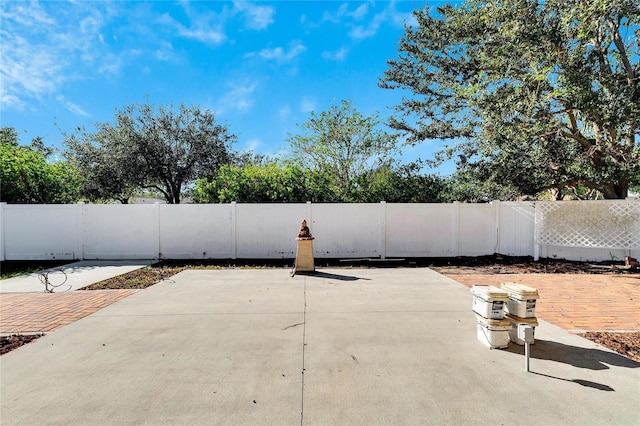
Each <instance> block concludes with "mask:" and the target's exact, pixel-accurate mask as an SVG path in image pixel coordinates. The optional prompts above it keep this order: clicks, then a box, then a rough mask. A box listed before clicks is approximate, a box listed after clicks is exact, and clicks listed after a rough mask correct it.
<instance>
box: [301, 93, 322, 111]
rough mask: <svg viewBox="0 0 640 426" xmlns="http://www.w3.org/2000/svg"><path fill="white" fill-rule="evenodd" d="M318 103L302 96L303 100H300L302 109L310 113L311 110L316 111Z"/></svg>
mask: <svg viewBox="0 0 640 426" xmlns="http://www.w3.org/2000/svg"><path fill="white" fill-rule="evenodd" d="M317 105H318V103H317V102H316V101H315V100H313V99H310V98H306V97H305V98H302V100H301V101H300V111H302V112H305V113H308V112H311V111H315V109H316V107H317Z"/></svg>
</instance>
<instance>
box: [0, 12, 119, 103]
mask: <svg viewBox="0 0 640 426" xmlns="http://www.w3.org/2000/svg"><path fill="white" fill-rule="evenodd" d="M46 5H47V6H49V5H54V4H53V3H47V4H46ZM103 6H105V5H103V4H102V3H79V4H70V5H69V7H66V8H65V9H64V11H63V12H64V13H59V16H61V19H60V20H58V19H55V18H54V14H55V12H57V11H59V9H57V8H56V6H55V5H54V6H52V9H51V13H50V14H49V13H47V11H45V9H44V8H43V5H41V4H39V3H38V2H29V3H27V2H0V13H1V14H2V29H1V30H0V43H1V44H2V69H1V70H0V78H1V79H2V85H1V86H0V98H1V99H2V100H3V106H4V107H13V108H18V109H21V108H24V107H25V105H26V103H27V102H28V100H29V99H38V100H40V99H42V97H43V96H44V95H51V94H55V93H57V92H58V91H59V90H60V89H61V88H62V87H63V85H64V84H66V83H68V82H69V81H73V80H77V79H82V78H85V76H90V77H91V78H93V77H94V76H95V74H96V72H109V73H113V72H116V71H117V69H116V68H117V67H119V66H120V64H121V59H120V56H121V55H116V56H112V55H113V53H110V52H108V51H106V50H107V49H108V47H107V46H105V44H104V37H103V35H102V34H101V33H100V31H101V30H102V28H103V27H104V14H105V12H104V11H103V10H102V9H101V8H102V7H103ZM105 7H106V8H107V9H108V8H110V6H105ZM106 13H107V14H108V12H106ZM114 58H116V59H118V60H117V61H116V60H114ZM70 108H72V109H75V111H76V112H77V113H79V114H81V115H82V110H81V109H78V108H74V107H73V106H70Z"/></svg>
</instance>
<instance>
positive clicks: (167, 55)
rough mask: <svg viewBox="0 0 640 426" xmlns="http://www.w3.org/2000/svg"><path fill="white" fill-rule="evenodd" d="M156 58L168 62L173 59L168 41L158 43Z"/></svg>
mask: <svg viewBox="0 0 640 426" xmlns="http://www.w3.org/2000/svg"><path fill="white" fill-rule="evenodd" d="M155 55H156V58H158V59H159V60H161V61H170V60H172V59H173V58H174V52H173V45H172V44H171V43H169V42H168V41H162V42H160V47H159V48H158V49H156V52H155Z"/></svg>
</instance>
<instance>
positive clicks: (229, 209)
mask: <svg viewBox="0 0 640 426" xmlns="http://www.w3.org/2000/svg"><path fill="white" fill-rule="evenodd" d="M234 206H235V204H161V205H160V257H162V258H165V259H229V258H232V257H234V256H235V253H234V246H233V225H234V224H233V219H234V218H233V207H234Z"/></svg>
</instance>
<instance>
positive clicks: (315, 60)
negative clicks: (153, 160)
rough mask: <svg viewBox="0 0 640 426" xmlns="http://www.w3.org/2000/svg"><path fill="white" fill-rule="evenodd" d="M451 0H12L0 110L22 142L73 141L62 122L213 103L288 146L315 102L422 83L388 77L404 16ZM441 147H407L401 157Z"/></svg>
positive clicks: (234, 124)
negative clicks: (397, 83) (131, 108)
mask: <svg viewBox="0 0 640 426" xmlns="http://www.w3.org/2000/svg"><path fill="white" fill-rule="evenodd" d="M441 3H442V2H441V1H428V2H426V1H422V0H416V1H376V2H359V1H348V2H344V1H257V2H244V1H233V2H227V1H224V2H223V1H191V2H187V1H155V2H139V1H112V2H102V1H71V2H62V1H41V2H37V1H33V2H31V1H29V2H26V1H20V2H11V1H5V0H2V1H1V2H0V12H1V15H2V25H1V29H0V34H1V40H0V43H1V45H0V46H1V49H2V58H1V67H0V68H1V73H2V74H1V78H2V82H1V93H0V95H1V111H0V112H1V116H0V120H1V123H2V126H12V127H15V128H16V129H17V130H18V132H19V134H20V139H21V142H22V144H28V143H30V141H31V139H33V138H34V137H36V136H41V137H42V138H43V139H44V141H45V143H46V144H47V145H52V146H55V147H57V148H62V144H61V142H62V140H63V136H62V134H61V130H62V131H64V132H72V131H73V130H74V129H75V128H76V127H77V126H85V127H87V129H88V130H93V124H94V123H96V122H106V121H112V120H113V117H114V116H115V110H116V108H121V107H123V106H125V105H130V104H135V103H143V102H149V103H152V104H155V105H166V104H168V103H171V102H173V103H174V104H175V105H178V104H180V103H185V104H187V105H197V106H199V107H200V108H202V109H210V110H212V111H214V112H215V113H216V118H217V120H218V121H219V122H221V123H223V124H226V125H227V126H228V128H229V130H230V131H231V132H232V133H234V134H236V135H237V136H238V142H237V145H236V149H239V150H253V151H255V152H257V153H262V154H266V155H271V156H275V155H278V154H279V153H282V150H284V149H286V147H287V143H286V139H287V137H288V135H289V134H295V133H296V132H297V131H298V128H297V127H296V124H302V123H304V122H305V121H307V120H308V118H309V113H310V112H311V111H313V110H315V111H316V112H319V111H324V110H327V109H328V108H329V107H330V106H331V105H337V104H339V102H340V100H342V99H350V100H352V101H353V105H354V106H355V107H356V108H357V109H358V110H359V111H360V112H362V113H363V114H366V115H370V114H373V113H374V112H375V111H379V113H380V116H381V117H382V118H383V119H384V118H385V117H387V116H388V115H389V114H390V113H391V107H392V106H393V105H396V104H397V103H399V102H400V99H401V97H402V95H403V94H404V95H410V94H409V93H402V92H400V91H391V90H383V89H380V88H378V86H377V83H378V80H379V78H380V77H382V75H383V73H384V71H385V69H386V61H387V60H388V59H393V58H395V57H396V56H397V46H398V41H399V39H400V37H401V36H402V35H403V34H404V28H403V25H404V24H405V23H406V24H409V25H411V24H412V23H413V22H414V21H413V16H412V14H411V12H412V11H413V10H414V9H417V8H422V7H424V6H425V4H429V5H431V6H437V5H439V4H441ZM439 148H440V143H439V142H436V141H430V142H425V143H423V144H421V145H419V146H417V147H406V148H404V149H403V154H402V159H403V160H404V161H410V160H413V159H416V158H419V157H423V158H425V157H430V156H431V155H432V153H433V152H434V151H436V150H438V149H439ZM452 170H453V168H452V166H451V165H447V166H443V167H441V168H440V169H438V170H431V171H432V172H436V171H437V172H440V173H443V174H447V173H450V172H451V171H452Z"/></svg>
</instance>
